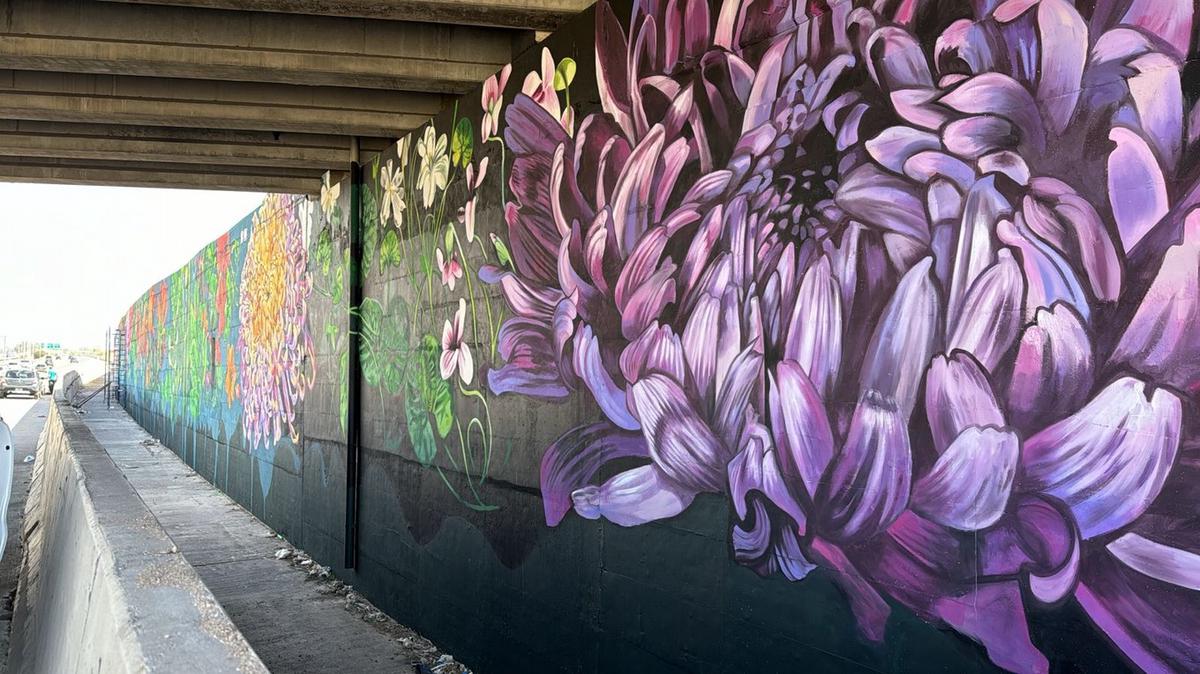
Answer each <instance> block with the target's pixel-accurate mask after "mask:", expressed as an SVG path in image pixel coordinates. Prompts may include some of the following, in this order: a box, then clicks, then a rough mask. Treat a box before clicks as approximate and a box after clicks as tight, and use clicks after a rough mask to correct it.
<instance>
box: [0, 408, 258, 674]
mask: <svg viewBox="0 0 1200 674" xmlns="http://www.w3.org/2000/svg"><path fill="white" fill-rule="evenodd" d="M38 444H39V449H38V453H37V461H36V463H35V465H34V474H33V484H32V486H31V487H30V495H29V500H28V503H27V505H26V510H25V520H24V526H23V531H22V537H23V539H24V541H25V546H26V555H25V559H24V562H23V564H22V567H21V574H20V584H19V586H18V591H17V600H16V605H15V607H14V615H13V627H12V641H11V647H10V656H9V667H10V669H11V670H12V671H19V672H84V671H87V672H98V671H100V672H108V671H112V672H196V671H204V672H266V671H267V669H266V667H265V666H264V665H263V664H262V662H261V661H260V660H259V658H258V656H257V655H256V654H255V653H254V650H253V649H252V648H251V647H250V645H249V644H248V643H247V642H246V640H245V638H244V637H243V636H242V634H241V633H240V632H239V631H238V629H237V627H235V626H234V624H233V623H232V621H230V619H229V616H228V615H226V613H225V611H224V610H223V609H222V608H221V606H220V604H218V603H217V600H216V599H215V598H214V597H213V595H212V593H211V592H210V591H209V590H208V588H207V587H206V586H205V585H204V583H203V582H202V581H201V580H200V577H199V576H198V575H197V574H196V572H195V570H194V569H193V568H192V567H191V565H189V564H188V563H187V561H186V560H185V559H184V558H183V556H182V555H181V554H179V550H178V548H177V547H176V546H175V544H174V543H173V542H172V541H171V539H170V537H169V536H167V534H166V532H165V531H164V530H163V529H162V526H161V525H160V524H159V522H158V520H156V519H155V518H154V516H153V515H152V514H151V513H150V511H149V510H148V509H147V508H146V506H145V504H144V503H142V501H141V499H140V498H139V497H138V495H137V493H136V492H135V491H134V490H133V488H132V486H130V484H129V483H128V481H127V480H126V479H125V476H124V475H123V474H122V473H121V471H120V469H119V468H118V467H117V465H116V464H114V463H113V461H112V459H111V458H110V457H109V455H108V453H107V452H106V451H105V450H104V448H103V447H102V446H101V445H100V444H99V443H98V442H97V441H96V439H95V437H93V436H92V433H91V431H89V430H88V428H87V426H86V425H85V424H84V423H83V421H82V420H81V419H80V418H79V417H78V413H77V412H76V411H75V410H73V409H72V408H71V407H70V406H69V405H67V404H66V402H64V401H62V400H61V399H60V400H55V401H54V402H53V403H52V404H51V405H50V411H49V415H48V417H47V419H46V426H45V429H44V430H43V432H42V437H41V439H40V440H39V443H38Z"/></svg>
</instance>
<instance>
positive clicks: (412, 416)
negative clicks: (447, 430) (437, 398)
mask: <svg viewBox="0 0 1200 674" xmlns="http://www.w3.org/2000/svg"><path fill="white" fill-rule="evenodd" d="M404 420H405V421H406V422H407V423H406V424H405V425H406V426H408V438H409V440H412V447H413V454H416V455H417V461H420V462H421V465H422V466H425V467H429V464H431V463H433V457H434V456H437V441H436V440H435V439H434V437H433V427H432V426H431V425H430V424H429V410H428V409H426V407H425V401H424V400H422V399H421V392H420V391H418V390H417V389H416V387H414V386H412V385H410V386H409V387H408V395H407V396H406V399H405V401H404Z"/></svg>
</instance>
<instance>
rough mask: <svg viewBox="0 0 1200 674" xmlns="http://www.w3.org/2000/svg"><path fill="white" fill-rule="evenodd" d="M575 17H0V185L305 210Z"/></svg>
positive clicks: (375, 9) (243, 10)
mask: <svg viewBox="0 0 1200 674" xmlns="http://www.w3.org/2000/svg"><path fill="white" fill-rule="evenodd" d="M588 4H590V0H338V1H336V2H332V1H330V0H0V8H2V9H3V14H2V15H0V17H2V18H0V180H15V181H33V182H55V183H70V184H104V185H134V186H163V187H199V188H207V189H239V190H264V191H279V192H292V193H311V192H313V191H314V189H315V188H316V187H317V186H318V181H317V178H319V177H320V176H321V174H322V173H324V172H325V171H327V170H331V169H332V170H339V169H344V168H345V167H346V166H347V165H348V163H349V161H350V160H351V159H352V158H353V154H352V153H353V152H354V148H358V149H359V151H360V152H364V153H370V152H373V151H377V150H379V149H382V148H383V147H386V145H387V144H388V143H390V142H392V141H393V140H394V139H396V138H399V137H400V136H402V135H403V134H405V133H407V132H408V131H410V130H412V129H414V128H416V127H417V126H419V125H420V124H421V123H422V122H423V121H424V120H426V119H427V118H429V117H430V116H432V115H433V114H436V113H437V112H439V111H440V110H441V109H442V107H443V106H444V105H446V104H447V103H448V102H450V101H452V100H453V99H454V97H455V96H457V95H459V94H461V93H463V92H465V91H467V90H469V89H471V88H472V87H474V86H476V85H477V84H478V83H479V82H480V81H482V80H483V79H485V78H486V77H488V76H489V75H491V74H492V73H493V72H495V71H496V70H497V69H499V68H500V67H501V66H503V65H504V64H505V63H508V62H509V61H510V60H511V59H512V57H513V56H515V55H516V54H517V53H519V52H520V51H522V50H524V49H525V48H527V47H528V46H529V45H530V44H532V43H533V42H534V41H536V40H537V39H538V38H539V37H540V36H541V34H542V32H543V31H549V30H552V29H553V28H555V27H556V26H557V25H558V24H559V23H561V22H562V21H564V20H565V19H566V18H568V17H570V16H571V15H573V14H574V13H576V12H578V11H580V10H582V9H584V8H585V7H586V6H587V5H588Z"/></svg>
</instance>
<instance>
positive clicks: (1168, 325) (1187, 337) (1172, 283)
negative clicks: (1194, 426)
mask: <svg viewBox="0 0 1200 674" xmlns="http://www.w3.org/2000/svg"><path fill="white" fill-rule="evenodd" d="M1198 267H1200V210H1193V211H1192V212H1191V213H1189V214H1188V216H1187V219H1186V220H1185V221H1184V233H1183V241H1182V242H1181V243H1179V244H1177V245H1175V246H1171V247H1170V248H1168V249H1167V252H1166V254H1165V255H1164V256H1163V259H1162V267H1161V268H1159V270H1158V274H1157V276H1155V278H1154V281H1153V282H1152V283H1151V285H1150V289H1149V290H1148V291H1147V293H1146V297H1145V298H1144V299H1143V300H1142V303H1141V305H1140V306H1138V308H1137V312H1136V313H1135V314H1134V316H1133V319H1132V320H1131V321H1130V322H1129V327H1128V328H1126V330H1125V334H1123V335H1121V341H1120V343H1118V344H1117V348H1116V350H1115V351H1114V352H1113V355H1112V362H1113V363H1119V364H1127V365H1131V366H1132V367H1134V368H1135V369H1136V370H1137V371H1138V372H1141V373H1143V374H1146V375H1148V376H1150V377H1153V378H1154V379H1155V380H1156V381H1160V382H1163V383H1168V384H1171V385H1174V386H1177V387H1179V388H1181V389H1183V390H1185V391H1195V390H1196V389H1197V388H1198V387H1200V331H1198V330H1197V329H1196V328H1197V325H1198V321H1200V316H1198V314H1200V310H1198V307H1197V301H1198V300H1200V279H1198V278H1197V272H1196V270H1197V268H1198Z"/></svg>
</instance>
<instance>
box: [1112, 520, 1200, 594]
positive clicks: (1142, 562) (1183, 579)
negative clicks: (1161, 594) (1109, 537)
mask: <svg viewBox="0 0 1200 674" xmlns="http://www.w3.org/2000/svg"><path fill="white" fill-rule="evenodd" d="M1106 547H1107V548H1108V551H1109V552H1111V553H1112V555H1113V556H1114V557H1116V558H1117V559H1119V560H1121V562H1122V563H1124V564H1125V566H1128V567H1129V568H1131V569H1133V570H1134V571H1137V572H1138V573H1140V574H1142V575H1144V576H1149V577H1151V578H1154V579H1155V580H1161V581H1162V582H1164V583H1170V584H1171V585H1176V586H1179V587H1182V588H1187V589H1189V590H1195V591H1200V555H1197V554H1196V553H1194V552H1188V551H1187V550H1180V549H1179V548H1173V547H1171V546H1169V545H1163V544H1162V543H1158V542H1155V541H1152V540H1150V539H1148V538H1144V537H1142V536H1140V535H1138V534H1134V533H1129V534H1125V535H1124V536H1121V537H1120V538H1118V539H1117V540H1115V541H1113V542H1112V543H1109V544H1108V545H1107V546H1106Z"/></svg>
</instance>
